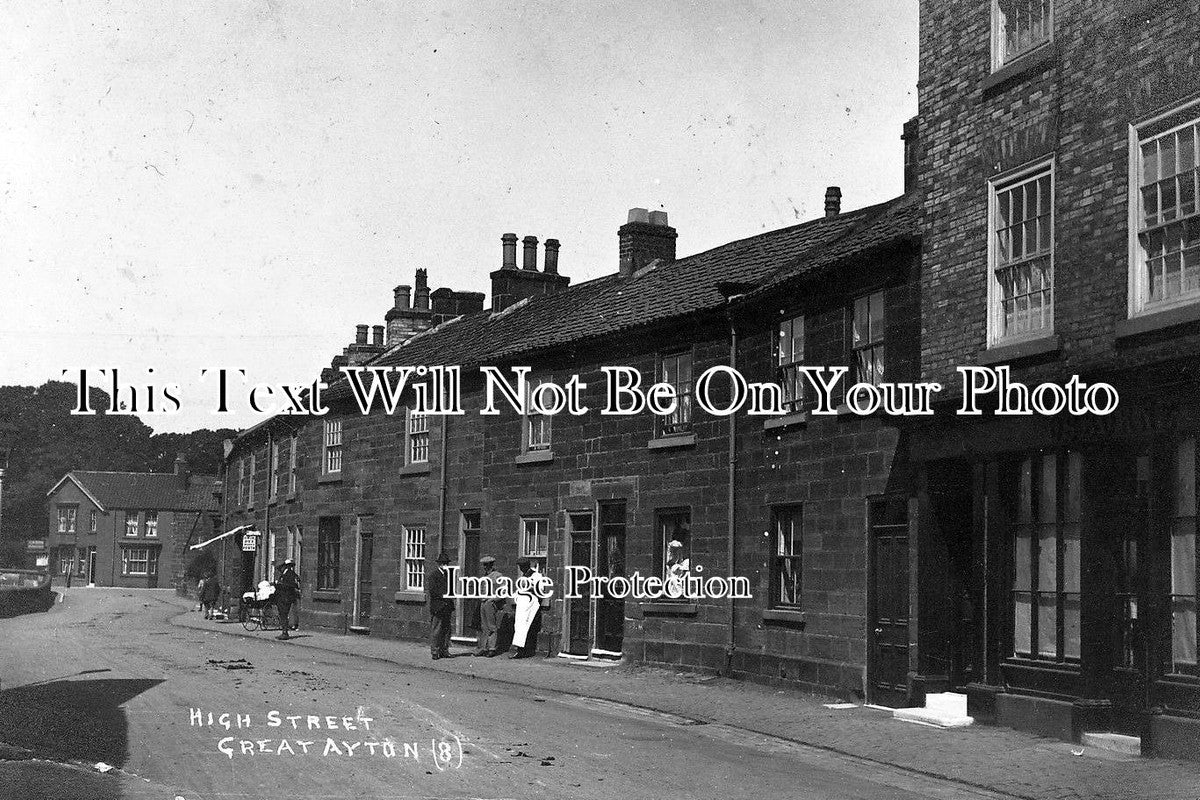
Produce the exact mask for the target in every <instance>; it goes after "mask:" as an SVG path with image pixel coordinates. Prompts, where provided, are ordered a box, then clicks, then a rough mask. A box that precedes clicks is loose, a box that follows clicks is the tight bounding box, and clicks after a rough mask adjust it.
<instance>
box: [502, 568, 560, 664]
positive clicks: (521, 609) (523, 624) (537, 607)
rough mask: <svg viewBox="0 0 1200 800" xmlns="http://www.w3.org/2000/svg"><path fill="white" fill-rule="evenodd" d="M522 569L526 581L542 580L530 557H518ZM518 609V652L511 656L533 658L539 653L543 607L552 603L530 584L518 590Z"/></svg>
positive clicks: (515, 636) (515, 638)
mask: <svg viewBox="0 0 1200 800" xmlns="http://www.w3.org/2000/svg"><path fill="white" fill-rule="evenodd" d="M517 566H518V567H520V569H521V578H525V579H526V583H527V584H529V583H532V582H533V581H538V580H541V577H542V574H541V573H540V572H538V571H537V570H535V569H534V568H533V562H531V561H530V560H529V559H528V558H519V559H517ZM518 580H520V578H518ZM515 601H516V610H515V612H514V615H515V620H514V623H513V642H512V643H513V647H515V648H517V652H515V653H513V654H512V656H511V658H533V656H534V655H536V654H537V638H538V634H539V633H541V630H542V607H543V606H548V605H549V604H550V599H549V598H539V597H538V596H537V594H536V593H535V592H534V591H533V590H532V588H529V587H528V586H527V587H526V588H524V589H521V588H518V589H517V590H516V597H515Z"/></svg>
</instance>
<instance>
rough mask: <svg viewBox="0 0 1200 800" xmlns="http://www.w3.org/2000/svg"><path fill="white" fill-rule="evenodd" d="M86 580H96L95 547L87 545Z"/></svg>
mask: <svg viewBox="0 0 1200 800" xmlns="http://www.w3.org/2000/svg"><path fill="white" fill-rule="evenodd" d="M87 582H88V583H95V582H96V548H94V547H89V548H88V555H87Z"/></svg>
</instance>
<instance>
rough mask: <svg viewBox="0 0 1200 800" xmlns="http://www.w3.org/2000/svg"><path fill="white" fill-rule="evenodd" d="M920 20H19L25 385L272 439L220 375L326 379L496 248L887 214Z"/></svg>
mask: <svg viewBox="0 0 1200 800" xmlns="http://www.w3.org/2000/svg"><path fill="white" fill-rule="evenodd" d="M916 6H917V4H916V3H915V2H909V1H908V0H854V1H853V2H837V1H835V0H790V1H785V0H770V1H767V0H711V2H657V3H652V2H606V1H605V0H592V1H591V2H587V3H582V2H580V3H551V2H523V3H503V2H501V3H497V2H471V3H461V2H460V3H442V2H438V1H437V0H429V1H428V2H420V3H416V2H405V1H404V0H397V2H368V1H367V0H352V1H349V2H347V0H320V1H319V2H278V1H277V0H266V1H265V2H264V1H263V0H244V1H242V2H235V3H231V2H228V0H220V1H219V2H206V1H205V0H189V1H188V2H186V3H144V2H127V1H126V0H111V1H110V2H99V1H98V0H47V2H44V3H23V2H20V0H0V74H2V75H3V76H4V77H3V78H2V79H0V277H2V279H3V280H2V283H0V385H10V384H19V385H33V384H40V383H42V382H43V381H45V380H48V379H59V380H71V381H72V382H77V380H78V370H79V369H81V368H86V369H89V370H90V371H91V373H92V378H93V379H94V380H97V381H98V382H99V383H100V385H101V386H102V387H103V386H104V385H105V384H106V381H107V378H102V377H100V376H98V375H96V373H95V371H96V370H99V369H111V368H113V367H116V368H117V369H118V371H119V376H120V380H121V382H122V384H132V385H141V386H144V385H146V384H148V383H152V384H154V385H158V386H162V385H167V384H172V383H175V384H178V385H179V392H178V393H177V394H178V396H179V399H180V404H181V406H182V408H181V410H179V411H178V412H176V413H173V414H166V415H156V416H143V419H144V420H145V421H146V422H147V423H148V424H150V425H151V426H152V427H153V428H154V429H155V430H156V431H188V430H194V429H196V428H206V427H208V428H212V427H224V426H231V427H243V426H248V425H252V424H254V423H255V422H257V421H259V420H261V417H259V416H257V415H255V414H253V413H252V412H250V411H249V410H248V409H246V408H245V404H244V399H242V393H243V392H244V389H243V390H242V391H241V392H239V393H238V396H237V397H238V399H237V403H236V405H235V413H233V414H230V415H224V416H221V415H215V414H214V413H213V409H214V408H215V405H216V402H215V397H216V395H215V385H214V383H213V382H212V380H211V379H205V380H202V379H201V377H200V372H201V370H203V369H209V370H215V369H219V368H226V369H229V370H235V369H244V370H246V372H247V374H248V376H249V379H250V382H251V383H259V382H262V383H268V384H285V383H286V384H303V383H307V382H310V381H311V380H312V379H313V378H315V377H316V374H317V373H318V372H319V371H320V369H321V368H322V367H324V366H327V365H328V364H329V361H330V359H331V358H332V357H333V356H334V355H336V354H338V353H340V352H341V349H342V348H343V347H344V346H345V345H346V344H348V343H349V342H350V341H351V340H352V339H353V337H354V326H355V325H356V324H360V323H366V324H370V325H377V324H382V323H383V314H384V313H385V312H386V310H387V309H388V308H389V307H390V306H391V304H392V289H393V287H395V286H396V285H398V284H411V283H413V275H414V270H415V269H417V268H418V267H424V268H426V269H428V270H429V276H430V284H431V287H432V288H437V287H441V286H448V287H451V288H454V289H462V290H471V291H484V292H487V291H488V277H487V276H488V273H489V272H491V271H492V270H494V269H497V268H498V267H499V265H500V258H501V247H500V236H501V234H502V233H505V232H510V231H511V232H513V233H516V234H517V235H518V236H521V237H524V236H526V235H534V236H537V237H538V238H539V240H542V241H544V240H545V239H547V238H557V239H559V240H560V241H561V242H562V250H561V255H560V261H559V271H560V272H561V273H564V274H566V275H569V276H570V277H571V279H572V282H573V283H578V282H582V281H585V280H588V279H591V278H596V277H599V276H601V275H604V274H608V273H611V272H615V271H616V269H617V235H616V231H617V228H618V227H619V226H620V225H621V224H622V223H624V222H625V219H626V214H627V212H628V210H629V209H630V208H633V207H643V208H649V209H661V210H665V211H667V212H668V215H669V218H670V223H671V225H672V226H674V227H675V228H676V229H677V230H678V232H679V238H678V241H677V248H678V254H679V255H680V256H684V255H689V254H691V253H696V252H701V251H703V250H706V249H709V248H711V247H715V246H717V245H720V244H723V243H725V242H728V241H732V240H735V239H739V238H743V237H746V236H750V235H753V234H755V233H759V232H762V231H766V230H772V229H775V228H780V227H784V226H787V225H792V224H795V223H797V222H799V221H803V220H806V219H811V218H813V217H816V216H819V215H820V214H821V213H822V210H823V205H824V194H825V187H826V186H829V185H838V186H841V187H842V191H843V209H846V210H849V209H853V208H858V207H861V206H864V205H869V204H871V203H875V202H879V201H882V200H885V199H887V198H889V197H893V196H895V195H897V194H899V193H900V192H901V191H902V183H903V180H902V146H901V141H900V133H901V125H902V124H903V122H904V120H906V119H908V118H909V117H911V116H912V115H913V114H915V113H916V80H917V8H916ZM149 370H153V373H150V372H149ZM64 371H66V374H65V376H64ZM142 402H145V393H144V390H143V395H142Z"/></svg>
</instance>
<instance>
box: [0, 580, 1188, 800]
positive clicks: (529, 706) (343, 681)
mask: <svg viewBox="0 0 1200 800" xmlns="http://www.w3.org/2000/svg"><path fill="white" fill-rule="evenodd" d="M63 596H64V599H65V602H62V603H59V604H57V605H56V606H55V608H53V609H51V611H49V612H47V613H46V614H38V615H27V616H25V617H20V618H15V619H12V620H0V641H4V642H5V643H6V646H5V647H4V648H0V680H2V687H0V798H5V799H6V800H7V798H13V800H43V798H45V800H75V799H76V798H78V799H79V800H85V799H86V800H95V799H96V798H103V799H104V800H108V798H112V800H118V798H120V799H122V800H128V799H130V798H164V797H165V798H167V800H178V798H183V800H209V799H210V798H211V799H212V800H218V798H228V799H229V800H234V799H235V798H236V799H237V800H243V799H245V800H249V799H250V798H288V800H302V799H303V798H314V800H315V798H323V799H332V798H343V797H345V798H351V797H353V798H378V800H383V799H384V798H387V799H388V800H400V799H401V798H404V799H405V800H409V799H413V800H415V798H439V799H440V798H451V797H454V798H459V797H471V798H491V799H493V800H495V799H496V798H508V797H551V798H552V797H567V796H570V797H572V798H591V797H595V798H606V799H608V800H611V798H613V797H620V798H627V797H628V798H640V797H647V798H650V797H653V798H655V799H656V800H661V798H664V797H722V798H727V797H747V798H758V799H760V800H761V798H764V797H772V796H773V797H784V798H791V797H803V798H813V799H814V800H817V799H822V800H824V799H826V798H827V799H828V800H844V799H845V798H864V799H865V798H897V800H915V799H916V798H981V797H983V798H1011V797H1022V798H1148V797H1155V798H1189V800H1195V798H1197V797H1200V765H1196V764H1192V763H1189V762H1177V761H1169V760H1148V759H1146V760H1143V759H1129V758H1119V757H1115V756H1112V755H1111V754H1108V753H1105V752H1102V751H1091V750H1089V749H1084V748H1080V747H1078V746H1076V745H1070V744H1066V743H1062V742H1057V741H1052V740H1047V739H1041V738H1037V737H1032V736H1028V735H1025V734H1021V733H1017V732H1014V731H1010V730H1006V729H1002V728H994V727H983V726H977V727H972V728H967V729H958V730H941V729H937V728H929V727H923V726H918V725H911V724H907V723H900V722H896V721H894V720H892V719H891V717H890V715H889V714H888V713H886V712H884V711H879V710H875V709H870V708H864V707H855V708H851V709H840V710H839V709H829V708H825V706H824V704H825V703H828V702H831V700H832V699H831V698H827V697H819V696H814V695H807V694H802V693H798V692H796V691H792V690H779V689H775V688H771V687H766V686H761V685H757V684H751V683H743V682H738V681H729V680H725V679H720V678H706V677H700V676H696V675H691V674H687V673H678V672H673V671H669V670H661V669H652V668H646V667H638V666H629V665H618V666H610V667H596V666H587V665H582V664H580V663H578V662H572V661H569V660H564V659H543V658H536V659H525V660H518V661H512V660H509V659H507V658H494V659H483V658H475V657H472V656H471V655H470V652H471V650H469V649H467V648H456V651H457V652H456V657H454V658H450V659H442V660H439V661H431V660H430V658H429V654H428V650H427V649H426V648H425V647H424V646H423V645H421V644H419V643H413V642H400V641H395V640H384V639H377V638H371V637H369V636H358V635H349V636H343V635H338V634H333V633H326V632H310V631H307V630H303V631H300V632H299V633H298V634H297V635H296V636H295V637H294V638H293V639H292V640H290V641H288V642H280V641H277V640H276V639H275V638H274V633H272V632H261V631H260V632H252V633H250V632H246V631H245V630H243V629H242V627H241V626H240V625H238V624H236V623H228V622H214V621H207V620H204V619H203V618H202V616H201V615H200V614H199V613H196V612H193V611H191V610H190V609H191V608H192V604H191V602H190V601H188V600H186V599H184V598H179V597H177V596H175V595H174V594H173V593H171V592H169V591H164V590H158V591H153V590H143V591H137V590H120V589H86V588H84V589H78V588H76V589H71V590H66V591H63ZM14 645H15V646H14ZM210 712H211V713H212V714H213V717H212V718H211V723H210V721H209V718H208V716H207V715H208V714H209V713H210ZM271 712H274V713H275V714H276V715H277V716H276V717H275V718H274V719H275V720H276V721H278V722H279V723H280V724H279V725H278V726H275V725H272V724H271V722H272V718H271V717H270V716H269V714H270V713H271ZM223 713H227V714H230V715H231V716H228V717H224V718H222V717H221V714H223ZM362 718H369V719H372V722H370V723H366V724H369V725H371V726H373V727H372V728H371V730H370V733H367V732H365V731H364V730H363V726H364V723H363V722H361V719H362ZM222 719H224V720H225V723H226V724H228V725H229V726H230V727H229V729H226V728H225V727H223V725H222ZM239 719H243V720H245V721H246V722H247V727H246V728H245V729H239V728H238V727H237V724H238V720H239ZM289 721H290V723H291V725H292V727H291V728H289V727H288V725H289ZM314 724H315V726H316V727H315V728H313V727H312V726H313V725H314ZM331 725H332V726H333V727H330V726H331ZM297 726H298V727H297ZM349 726H355V727H349ZM335 730H336V731H337V732H336V733H334V731H335ZM352 731H353V732H352ZM283 741H288V742H289V743H290V744H289V745H287V750H286V752H285V751H284V749H283V748H282V747H281V744H280V743H281V742H283ZM330 741H332V742H333V745H332V747H333V748H334V749H333V750H330V744H329V742H330ZM303 742H309V743H310V744H309V745H308V746H307V747H308V749H310V750H311V751H312V752H306V753H300V752H299V751H300V749H301V745H302V744H303ZM384 742H387V743H390V744H391V747H392V748H394V749H392V750H391V755H390V756H389V755H388V753H386V752H382V744H381V743H384ZM406 745H407V747H406ZM246 748H248V750H247V749H246ZM368 749H370V752H369V753H366V752H364V751H366V750H368ZM318 750H320V751H322V752H320V753H318V752H317V751H318ZM376 751H379V752H376ZM1077 753H1078V754H1077ZM102 770H103V771H102Z"/></svg>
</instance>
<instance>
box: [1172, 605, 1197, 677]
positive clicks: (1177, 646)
mask: <svg viewBox="0 0 1200 800" xmlns="http://www.w3.org/2000/svg"><path fill="white" fill-rule="evenodd" d="M1172 606H1173V608H1172V610H1171V660H1172V661H1173V662H1174V663H1176V664H1195V663H1196V601H1195V600H1194V599H1187V600H1175V602H1174V603H1172Z"/></svg>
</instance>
